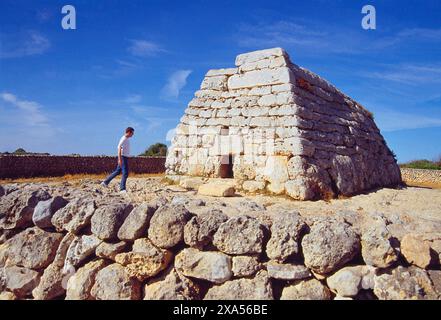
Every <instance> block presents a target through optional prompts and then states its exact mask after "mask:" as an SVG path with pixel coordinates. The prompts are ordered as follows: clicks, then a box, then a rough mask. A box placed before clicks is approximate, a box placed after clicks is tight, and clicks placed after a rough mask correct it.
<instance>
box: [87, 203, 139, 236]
mask: <svg viewBox="0 0 441 320" xmlns="http://www.w3.org/2000/svg"><path fill="white" fill-rule="evenodd" d="M132 208H133V207H132V206H131V205H126V204H120V203H118V204H110V205H106V206H101V207H99V208H98V209H96V211H95V214H94V215H93V216H92V218H91V224H92V228H91V230H92V232H93V234H94V235H96V236H97V237H98V238H100V239H101V240H113V239H115V238H116V237H117V234H118V230H119V228H120V227H121V225H122V224H123V223H124V220H125V219H126V217H127V215H128V214H129V213H130V211H131V210H132Z"/></svg>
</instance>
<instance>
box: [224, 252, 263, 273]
mask: <svg viewBox="0 0 441 320" xmlns="http://www.w3.org/2000/svg"><path fill="white" fill-rule="evenodd" d="M262 268H263V264H262V263H260V262H259V259H258V257H256V256H235V257H233V258H232V268H231V270H232V271H233V275H234V276H235V277H250V276H252V275H254V274H255V273H256V272H257V271H259V270H261V269H262Z"/></svg>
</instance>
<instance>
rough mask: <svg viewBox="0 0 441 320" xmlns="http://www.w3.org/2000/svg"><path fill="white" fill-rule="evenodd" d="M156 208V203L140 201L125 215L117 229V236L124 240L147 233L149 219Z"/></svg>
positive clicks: (133, 239)
mask: <svg viewBox="0 0 441 320" xmlns="http://www.w3.org/2000/svg"><path fill="white" fill-rule="evenodd" d="M156 209H157V206H156V205H151V204H148V203H142V204H140V205H139V206H136V207H135V208H134V209H133V210H132V211H131V212H130V213H129V215H128V216H127V218H126V219H125V221H124V223H123V224H122V226H121V228H120V229H119V231H118V238H119V239H121V240H125V241H135V240H136V239H138V238H141V237H143V236H146V235H147V228H148V225H149V223H150V219H151V218H152V216H153V214H154V213H155V211H156Z"/></svg>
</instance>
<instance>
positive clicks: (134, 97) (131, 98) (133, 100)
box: [123, 94, 142, 104]
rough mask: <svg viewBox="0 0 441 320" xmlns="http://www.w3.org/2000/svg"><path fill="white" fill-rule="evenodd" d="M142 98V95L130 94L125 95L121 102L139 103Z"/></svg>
mask: <svg viewBox="0 0 441 320" xmlns="http://www.w3.org/2000/svg"><path fill="white" fill-rule="evenodd" d="M141 100H142V96H141V95H140V94H131V95H129V96H127V97H126V98H125V99H124V100H123V102H124V103H128V104H133V103H139V102H141Z"/></svg>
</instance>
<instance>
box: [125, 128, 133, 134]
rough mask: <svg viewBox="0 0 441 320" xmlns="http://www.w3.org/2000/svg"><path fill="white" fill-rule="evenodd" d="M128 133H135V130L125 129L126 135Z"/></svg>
mask: <svg viewBox="0 0 441 320" xmlns="http://www.w3.org/2000/svg"><path fill="white" fill-rule="evenodd" d="M129 132H132V133H133V132H135V129H133V128H132V127H128V128H127V129H126V133H129Z"/></svg>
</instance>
